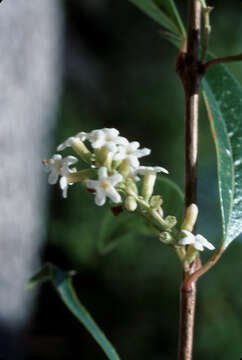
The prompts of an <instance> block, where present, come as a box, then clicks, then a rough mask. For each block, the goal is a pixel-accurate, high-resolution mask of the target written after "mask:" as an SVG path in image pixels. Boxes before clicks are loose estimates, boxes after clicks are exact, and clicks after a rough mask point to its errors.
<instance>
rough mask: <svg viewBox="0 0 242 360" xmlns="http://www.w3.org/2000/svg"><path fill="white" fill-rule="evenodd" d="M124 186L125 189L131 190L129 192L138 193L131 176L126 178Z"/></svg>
mask: <svg viewBox="0 0 242 360" xmlns="http://www.w3.org/2000/svg"><path fill="white" fill-rule="evenodd" d="M126 187H127V191H129V190H131V192H132V193H134V194H135V195H137V194H138V189H137V186H136V184H135V182H134V180H133V179H132V178H130V177H129V178H127V179H126Z"/></svg>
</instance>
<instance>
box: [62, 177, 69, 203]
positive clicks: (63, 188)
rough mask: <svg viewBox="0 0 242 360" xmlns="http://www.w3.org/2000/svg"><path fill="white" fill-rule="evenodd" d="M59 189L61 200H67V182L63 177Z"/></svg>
mask: <svg viewBox="0 0 242 360" xmlns="http://www.w3.org/2000/svg"><path fill="white" fill-rule="evenodd" d="M60 188H61V190H62V196H63V198H67V189H68V182H67V178H66V177H65V176H62V177H61V178H60Z"/></svg>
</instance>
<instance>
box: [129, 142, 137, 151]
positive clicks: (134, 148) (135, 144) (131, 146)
mask: <svg viewBox="0 0 242 360" xmlns="http://www.w3.org/2000/svg"><path fill="white" fill-rule="evenodd" d="M139 146H140V143H139V142H138V141H132V142H131V143H130V144H129V147H130V150H132V151H135V150H137V149H138V148H139Z"/></svg>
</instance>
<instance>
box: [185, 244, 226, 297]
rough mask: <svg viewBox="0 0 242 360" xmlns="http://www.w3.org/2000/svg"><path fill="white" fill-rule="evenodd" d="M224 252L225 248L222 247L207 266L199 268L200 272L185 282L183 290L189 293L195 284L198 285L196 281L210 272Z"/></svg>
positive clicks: (196, 272)
mask: <svg viewBox="0 0 242 360" xmlns="http://www.w3.org/2000/svg"><path fill="white" fill-rule="evenodd" d="M223 252H224V248H223V247H220V248H219V249H218V251H217V252H216V254H215V255H213V256H212V257H211V259H209V260H208V262H207V263H206V264H204V265H203V266H201V267H199V268H198V270H196V271H195V272H193V273H192V274H191V275H190V276H188V277H187V278H186V279H185V280H184V282H183V288H184V289H185V291H189V289H191V288H192V286H193V284H194V283H196V281H197V280H198V279H199V278H200V277H201V276H202V275H204V274H205V273H206V272H207V271H208V270H210V269H211V268H212V267H213V266H214V265H215V264H216V262H217V261H218V260H219V259H220V257H221V255H222V254H223Z"/></svg>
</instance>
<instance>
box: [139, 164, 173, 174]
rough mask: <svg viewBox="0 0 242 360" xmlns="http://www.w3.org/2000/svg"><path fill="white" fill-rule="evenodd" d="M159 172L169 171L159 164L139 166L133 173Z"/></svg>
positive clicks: (166, 172)
mask: <svg viewBox="0 0 242 360" xmlns="http://www.w3.org/2000/svg"><path fill="white" fill-rule="evenodd" d="M159 172H163V173H165V174H169V172H168V171H167V170H166V169H165V168H163V167H161V166H140V167H139V168H138V169H136V170H135V174H139V175H149V174H151V175H155V174H157V173H159Z"/></svg>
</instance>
